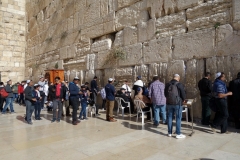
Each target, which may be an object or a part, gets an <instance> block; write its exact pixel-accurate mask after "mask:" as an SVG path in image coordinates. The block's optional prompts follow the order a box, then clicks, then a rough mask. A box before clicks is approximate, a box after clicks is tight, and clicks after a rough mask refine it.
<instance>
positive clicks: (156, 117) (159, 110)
mask: <svg viewBox="0 0 240 160" xmlns="http://www.w3.org/2000/svg"><path fill="white" fill-rule="evenodd" d="M153 110H154V124H156V125H158V124H159V122H160V116H159V113H160V114H161V116H162V123H163V124H167V116H166V105H156V104H153Z"/></svg>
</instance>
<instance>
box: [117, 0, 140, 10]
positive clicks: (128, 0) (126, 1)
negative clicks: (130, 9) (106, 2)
mask: <svg viewBox="0 0 240 160" xmlns="http://www.w3.org/2000/svg"><path fill="white" fill-rule="evenodd" d="M116 1H117V6H118V10H119V9H121V8H124V7H126V6H130V5H132V4H134V3H135V2H137V1H139V0H116Z"/></svg>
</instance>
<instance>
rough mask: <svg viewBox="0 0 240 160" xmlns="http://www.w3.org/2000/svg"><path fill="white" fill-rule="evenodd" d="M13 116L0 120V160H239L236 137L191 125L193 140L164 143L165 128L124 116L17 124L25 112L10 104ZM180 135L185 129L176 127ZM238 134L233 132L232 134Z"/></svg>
mask: <svg viewBox="0 0 240 160" xmlns="http://www.w3.org/2000/svg"><path fill="white" fill-rule="evenodd" d="M15 110H16V112H17V113H15V114H6V115H0V159H1V160H14V159H20V160H28V159H33V158H34V159H37V160H48V159H51V160H55V159H56V160H58V159H66V160H68V159H69V160H74V159H77V160H80V159H84V160H85V159H86V160H88V159H93V160H101V159H104V160H118V159H121V160H123V159H127V160H141V159H147V160H155V159H156V160H175V159H176V160H200V159H201V160H204V159H205V160H207V159H208V160H209V159H216V160H226V159H227V160H239V159H240V134H239V133H236V130H234V129H230V131H232V132H233V133H232V134H230V135H221V134H218V133H215V134H213V133H212V132H211V131H210V130H209V128H205V127H202V126H200V125H198V124H197V125H196V124H195V131H196V132H195V134H194V135H193V136H192V137H190V136H187V138H186V139H176V138H174V137H171V138H169V137H167V136H166V133H167V126H165V125H159V127H158V128H156V127H154V126H153V125H152V124H150V123H149V124H145V125H144V126H142V125H141V123H140V119H139V122H138V123H136V122H135V120H136V119H135V117H132V118H131V119H130V118H128V115H125V120H123V119H122V117H119V119H118V122H116V123H110V122H106V121H105V120H104V117H105V113H104V111H102V113H101V116H100V117H98V118H89V120H88V121H82V122H81V123H80V124H79V125H77V126H73V125H71V124H70V123H71V121H70V120H69V119H68V118H64V119H63V120H62V121H61V122H60V123H51V122H50V119H51V114H49V113H47V111H43V112H42V115H41V116H42V117H43V120H42V121H33V125H28V124H26V123H24V122H23V115H24V113H25V107H23V106H18V105H16V104H15ZM182 131H183V133H184V134H186V135H189V133H191V130H190V128H189V127H188V126H187V125H186V124H185V123H184V124H183V125H182ZM238 132H239V130H238Z"/></svg>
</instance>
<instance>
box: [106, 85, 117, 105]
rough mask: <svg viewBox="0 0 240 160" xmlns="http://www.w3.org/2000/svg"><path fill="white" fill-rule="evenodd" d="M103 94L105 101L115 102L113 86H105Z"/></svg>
mask: <svg viewBox="0 0 240 160" xmlns="http://www.w3.org/2000/svg"><path fill="white" fill-rule="evenodd" d="M105 92H106V99H107V100H110V101H114V100H115V96H114V94H115V88H114V86H113V85H111V84H110V83H108V84H107V85H106V86H105Z"/></svg>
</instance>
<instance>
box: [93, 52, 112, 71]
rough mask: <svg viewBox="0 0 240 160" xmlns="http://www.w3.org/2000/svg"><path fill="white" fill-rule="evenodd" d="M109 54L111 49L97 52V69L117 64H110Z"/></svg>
mask: <svg viewBox="0 0 240 160" xmlns="http://www.w3.org/2000/svg"><path fill="white" fill-rule="evenodd" d="M109 54H110V51H109V50H105V51H100V52H98V53H97V54H96V58H95V68H96V69H102V68H113V67H114V66H113V65H116V63H115V64H110V62H108V61H109V58H108V57H109Z"/></svg>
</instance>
